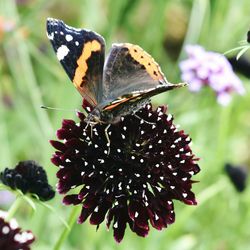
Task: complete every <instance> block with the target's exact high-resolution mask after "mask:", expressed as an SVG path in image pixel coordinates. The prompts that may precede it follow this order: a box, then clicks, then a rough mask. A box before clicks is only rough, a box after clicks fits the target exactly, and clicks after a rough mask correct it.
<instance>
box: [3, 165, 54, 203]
mask: <svg viewBox="0 0 250 250" xmlns="http://www.w3.org/2000/svg"><path fill="white" fill-rule="evenodd" d="M0 180H1V181H2V183H3V184H4V185H6V186H9V187H10V188H12V189H19V190H21V191H22V192H23V193H24V194H26V193H30V194H35V195H37V196H38V197H39V199H40V200H42V201H48V200H50V199H52V198H54V196H55V191H54V190H53V188H52V187H51V186H50V185H49V184H48V179H47V174H46V172H45V170H44V169H43V168H42V167H41V166H39V165H38V164H37V163H36V162H35V161H20V162H19V163H18V164H17V165H16V167H15V168H14V169H9V168H5V169H4V171H2V172H1V173H0Z"/></svg>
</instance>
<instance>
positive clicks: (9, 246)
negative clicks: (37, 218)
mask: <svg viewBox="0 0 250 250" xmlns="http://www.w3.org/2000/svg"><path fill="white" fill-rule="evenodd" d="M34 240H35V237H34V235H33V234H32V232H31V231H21V228H19V227H18V224H17V222H16V220H15V219H11V221H10V222H6V221H5V220H4V214H3V213H2V212H1V214H0V249H4V250H16V249H22V250H29V249H30V244H31V243H32V242H33V241H34Z"/></svg>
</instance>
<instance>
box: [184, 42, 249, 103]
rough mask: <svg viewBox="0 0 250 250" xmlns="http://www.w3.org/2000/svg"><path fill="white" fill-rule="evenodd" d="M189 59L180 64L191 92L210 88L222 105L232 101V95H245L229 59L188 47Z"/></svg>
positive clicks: (193, 46)
mask: <svg viewBox="0 0 250 250" xmlns="http://www.w3.org/2000/svg"><path fill="white" fill-rule="evenodd" d="M186 52H187V55H188V58H187V59H186V60H184V61H182V62H181V63H180V69H181V78H182V80H183V81H186V82H188V83H189V89H190V90H191V91H195V92H197V91H199V90H200V89H201V88H202V87H203V86H210V87H211V88H212V89H213V90H214V91H215V93H216V95H217V101H218V102H219V103H220V104H221V105H227V104H229V102H230V101H231V93H232V92H236V93H238V94H241V95H242V94H244V93H245V89H244V87H243V84H242V82H241V81H240V79H239V78H238V77H237V76H236V75H235V74H234V72H233V70H232V67H231V65H230V63H229V62H228V60H227V58H226V57H225V56H223V55H221V54H219V53H215V52H211V51H205V49H204V48H202V47H201V46H199V45H187V46H186Z"/></svg>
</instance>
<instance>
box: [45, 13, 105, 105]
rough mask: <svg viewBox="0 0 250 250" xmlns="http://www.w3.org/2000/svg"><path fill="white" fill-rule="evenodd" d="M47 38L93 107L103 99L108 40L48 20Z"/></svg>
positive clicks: (60, 22)
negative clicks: (106, 42) (104, 66)
mask: <svg viewBox="0 0 250 250" xmlns="http://www.w3.org/2000/svg"><path fill="white" fill-rule="evenodd" d="M47 35H48V38H49V39H50V41H51V43H52V46H53V48H54V50H55V52H56V55H57V58H58V60H59V61H60V62H61V64H62V66H63V67H64V69H65V71H66V72H67V74H68V76H69V78H70V79H71V81H72V82H73V83H74V85H75V87H76V88H77V90H78V91H79V92H80V94H81V95H82V96H83V97H84V98H85V99H86V100H87V101H88V102H89V103H90V104H91V105H93V106H96V105H97V103H98V102H99V99H100V98H101V96H102V75H103V64H104V56H105V55H104V54H105V41H104V39H103V38H102V37H101V36H100V35H98V34H97V33H95V32H92V31H89V30H85V29H76V28H73V27H70V26H68V25H66V24H64V22H63V21H60V20H56V19H52V18H48V20H47Z"/></svg>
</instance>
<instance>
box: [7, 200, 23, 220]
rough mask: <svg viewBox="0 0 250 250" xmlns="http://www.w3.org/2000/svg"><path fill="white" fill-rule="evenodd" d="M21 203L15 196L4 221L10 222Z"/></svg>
mask: <svg viewBox="0 0 250 250" xmlns="http://www.w3.org/2000/svg"><path fill="white" fill-rule="evenodd" d="M21 203H22V198H21V197H20V196H17V198H16V200H15V201H14V202H13V204H12V205H11V207H10V208H9V210H8V215H7V216H6V218H5V220H6V221H10V220H11V219H12V218H13V216H14V215H15V213H16V211H17V210H18V209H19V207H20V204H21Z"/></svg>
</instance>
